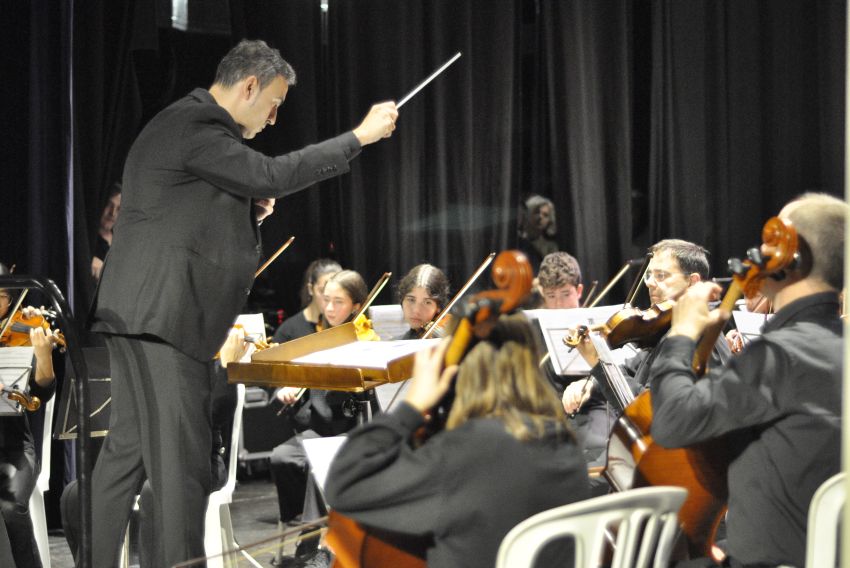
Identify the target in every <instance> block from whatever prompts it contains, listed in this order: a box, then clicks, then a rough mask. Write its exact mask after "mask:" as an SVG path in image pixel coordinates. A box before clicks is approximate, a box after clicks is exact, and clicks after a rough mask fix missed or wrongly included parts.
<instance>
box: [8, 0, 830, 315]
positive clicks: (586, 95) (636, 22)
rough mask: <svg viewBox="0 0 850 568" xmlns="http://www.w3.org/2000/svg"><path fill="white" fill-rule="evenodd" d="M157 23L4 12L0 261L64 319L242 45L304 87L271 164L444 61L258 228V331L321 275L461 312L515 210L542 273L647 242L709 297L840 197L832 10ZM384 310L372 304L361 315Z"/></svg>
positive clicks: (381, 14) (331, 8)
mask: <svg viewBox="0 0 850 568" xmlns="http://www.w3.org/2000/svg"><path fill="white" fill-rule="evenodd" d="M171 4H172V3H171V1H170V0H157V1H152V0H151V1H148V2H142V1H138V2H129V1H126V0H100V1H95V0H86V1H83V0H73V1H70V0H69V1H65V2H53V1H50V0H32V1H31V2H4V4H3V6H4V17H3V18H2V19H0V46H2V48H3V49H2V53H3V55H2V57H3V67H2V69H3V79H4V80H3V81H2V86H0V101H2V108H3V113H2V115H0V116H2V118H0V121H2V122H0V125H1V126H2V132H3V133H4V136H3V138H2V152H0V184H2V188H3V191H2V200H0V203H2V209H3V213H4V215H3V217H2V219H3V220H2V221H0V260H2V261H4V262H6V263H7V264H12V263H14V264H16V265H17V271H18V272H20V273H31V274H36V275H46V276H49V277H51V278H53V279H55V280H56V281H57V282H58V283H59V285H60V287H61V288H62V289H63V290H65V291H66V292H67V293H68V294H69V296H70V297H71V298H72V300H73V305H74V306H75V309H76V311H77V313H78V314H82V313H84V312H85V309H86V307H87V305H88V302H89V300H90V298H91V293H92V291H93V286H92V283H91V281H90V280H91V279H90V278H89V276H88V274H89V269H88V267H89V262H90V258H91V247H92V243H93V240H94V235H95V232H96V227H97V220H98V218H99V215H100V211H101V209H102V206H103V204H104V202H105V198H106V193H107V191H108V188H109V186H110V185H111V184H112V183H113V182H114V181H115V180H118V179H120V175H121V170H122V165H123V159H124V156H125V154H126V152H127V149H128V147H129V145H130V144H131V143H132V141H133V139H134V138H135V136H136V135H137V133H138V131H139V130H140V128H141V127H142V126H143V125H144V124H145V122H146V121H147V120H148V119H149V118H150V117H151V116H153V115H154V114H155V113H156V112H157V111H158V110H159V109H161V108H163V107H164V106H165V105H167V104H168V103H170V102H171V101H173V100H175V99H177V98H179V97H181V96H182V95H184V94H185V93H186V92H188V91H189V90H191V89H192V88H194V87H196V86H209V84H210V83H211V81H212V78H213V75H214V72H215V66H216V63H217V61H218V60H219V58H220V57H221V56H222V55H223V54H224V53H225V52H226V51H227V50H228V49H229V48H230V47H231V46H232V45H233V44H234V43H235V42H237V41H238V40H239V39H241V38H243V37H248V38H262V39H265V40H266V41H267V42H269V43H270V44H271V45H273V46H275V47H277V48H279V49H280V50H281V52H282V54H283V55H284V57H285V58H286V59H287V60H289V61H290V62H291V63H292V64H293V66H294V67H295V69H296V71H297V73H298V85H297V86H296V87H295V88H293V89H292V90H291V91H290V94H289V96H288V98H287V101H286V103H285V104H284V106H283V107H282V112H281V113H280V115H279V119H278V125H277V126H276V127H275V128H270V129H267V130H266V131H265V132H264V133H263V134H262V135H261V136H260V137H259V139H257V140H255V141H252V142H251V144H252V145H253V146H255V147H256V148H258V149H260V150H263V151H265V152H268V153H282V152H285V151H288V150H292V149H297V148H299V147H301V146H304V145H306V144H309V143H312V142H315V141H318V140H321V139H324V138H327V137H330V136H333V135H336V134H338V133H340V132H342V131H345V130H348V129H350V128H352V127H353V126H355V125H356V124H357V123H358V122H359V121H360V119H361V118H362V117H363V116H364V115H365V113H366V112H367V110H368V108H369V106H370V104H371V103H373V102H376V101H380V100H385V99H393V98H396V99H397V98H399V97H401V96H402V94H404V93H405V92H406V91H407V90H409V89H410V88H411V87H412V86H414V85H415V84H416V83H418V82H419V81H420V80H421V79H422V78H423V77H425V76H426V75H428V74H429V73H430V72H431V71H432V70H433V69H435V68H436V67H438V66H439V65H440V64H441V63H442V62H443V61H445V60H446V59H448V58H449V57H450V56H451V55H452V54H454V53H455V52H456V51H462V52H463V57H462V58H461V59H460V60H459V61H458V62H457V63H455V65H454V66H453V67H451V68H450V69H449V70H448V71H447V72H446V73H445V74H444V75H443V76H441V77H440V78H439V79H438V80H437V81H435V82H434V83H432V84H431V85H430V86H429V87H428V88H427V89H426V90H424V91H422V92H421V93H420V94H419V95H417V97H415V98H414V99H412V100H411V101H410V102H409V103H408V104H407V105H406V106H405V107H404V108H403V109H402V111H401V116H400V119H399V123H398V129H397V131H396V133H395V135H394V136H393V137H392V138H391V139H389V140H384V141H382V142H380V143H378V144H375V145H373V146H370V147H368V148H366V149H365V151H364V152H363V153H362V154H361V156H360V157H359V158H358V159H357V160H355V161H354V162H353V164H352V171H351V173H350V174H348V175H346V176H343V177H341V178H338V179H336V180H332V181H328V182H325V183H322V184H320V185H318V186H315V187H312V188H309V189H307V190H305V191H303V192H301V193H300V194H297V195H295V196H293V197H291V198H289V199H287V200H284V201H283V202H280V203H279V204H278V206H277V211H276V213H275V215H274V216H273V217H272V218H270V219H269V220H268V221H267V222H266V223H265V224H264V225H263V227H262V232H263V236H264V246H265V254H266V256H268V255H270V254H271V253H272V252H273V251H274V250H275V249H277V247H278V246H279V245H280V244H281V243H282V242H283V241H284V240H285V239H286V238H287V237H288V236H289V235H295V236H296V241H295V244H294V245H293V247H292V248H291V249H290V250H289V251H287V252H286V253H285V254H284V255H283V256H282V257H281V258H280V259H279V260H278V261H276V263H275V264H273V265H272V266H271V267H270V268H269V269H268V270H267V272H266V273H265V274H264V275H263V276H261V278H260V279H259V280H258V282H257V285H256V286H255V290H254V294H253V295H252V298H251V300H250V302H251V303H252V304H253V306H252V307H259V308H263V309H267V310H275V309H278V308H282V309H284V310H285V311H286V312H287V313H291V312H293V311H294V310H296V309H297V308H298V305H297V304H298V300H297V293H296V292H297V289H298V287H299V285H300V281H301V276H302V271H303V268H304V266H305V265H306V264H307V263H308V262H309V261H310V260H312V259H313V258H316V257H318V256H334V257H336V258H337V259H339V260H340V261H341V263H342V264H343V265H344V266H346V267H351V268H354V269H356V270H358V271H360V272H361V273H362V274H363V275H364V276H365V277H366V279H367V280H368V281H370V283H371V282H374V281H375V280H376V279H377V278H378V276H380V274H381V273H383V272H384V271H387V270H390V271H393V273H394V274H395V276H396V279H397V278H398V277H400V276H401V275H402V274H403V273H404V272H405V271H407V270H408V269H409V268H410V267H412V266H413V265H414V264H416V263H419V262H422V261H429V262H432V263H434V264H436V265H437V266H440V267H443V268H444V269H446V270H447V272H448V273H449V275H450V278H451V280H452V281H453V282H454V283H455V287H458V286H459V285H460V284H461V283H462V282H463V281H464V280H465V279H466V278H467V277H468V276H469V275H470V274H471V273H472V272H473V270H474V269H475V268H476V267H477V265H478V264H479V263H480V261H481V260H482V259H483V258H484V257H485V256H486V255H487V253H489V252H490V251H491V250H500V249H505V248H509V247H512V246H515V245H516V216H517V208H518V206H519V204H520V203H521V199H522V198H523V197H524V196H526V195H527V194H530V193H540V194H543V195H545V196H548V197H550V198H551V199H552V200H553V201H554V202H555V204H556V211H557V218H558V225H559V234H558V242H559V244H560V246H561V248H562V249H564V250H567V251H569V252H571V253H573V254H574V255H575V256H577V258H578V259H579V261H580V262H581V264H582V266H583V268H584V272H585V280H586V281H591V280H594V279H598V280H600V281H601V282H603V283H604V282H605V281H607V280H608V278H610V277H611V275H612V274H614V273H615V272H616V270H617V269H618V268H619V267H620V265H621V264H622V263H623V261H624V260H625V259H627V258H634V257H637V256H640V255H641V254H642V253H643V251H644V250H645V248H646V247H647V246H648V245H649V244H651V243H653V242H654V241H656V240H659V239H661V238H667V237H679V238H684V239H688V240H692V241H695V242H698V243H700V244H703V245H705V246H706V247H707V248H709V249H710V250H711V252H712V254H713V260H712V261H713V268H714V270H715V273H721V272H723V271H724V266H725V261H726V259H727V258H728V257H729V256H740V255H742V254H743V252H744V251H745V249H746V248H747V247H749V246H751V245H752V244H755V243H757V242H758V239H759V233H760V228H761V226H762V224H763V222H764V221H765V219H766V218H767V217H769V216H770V215H772V214H775V213H776V212H777V211H778V209H779V208H780V207H781V205H782V204H783V203H784V202H786V201H787V200H789V199H790V198H791V197H793V196H795V195H797V194H798V193H800V192H802V191H806V190H819V191H827V192H830V193H834V194H838V195H841V194H842V193H843V190H842V188H841V183H842V176H843V131H844V123H843V117H844V102H843V101H844V77H845V60H844V57H845V54H844V33H845V32H844V27H845V24H844V22H845V7H844V2H841V1H819V2H815V1H801V0H771V1H767V0H765V1H748V0H728V1H720V0H706V1H695V0H620V1H605V0H572V1H567V0H451V1H449V0H357V1H347V0H346V1H343V0H329V1H328V2H326V4H327V6H328V10H327V11H323V10H322V9H321V6H322V2H321V0H286V1H283V0H264V1H263V0H253V1H252V0H193V1H189V2H188V10H189V12H188V13H189V18H188V27H189V30H188V31H182V30H178V29H175V28H174V27H172V26H171V16H172V14H171V13H170V12H171ZM394 280H395V279H394ZM625 287H626V284H624V285H623V286H621V288H622V290H620V291H618V292H617V294H613V295H612V297H611V301H612V302H615V301H621V299H622V295H623V293H624V291H625ZM392 301H393V297H392V292H391V289H390V288H389V287H388V288H387V291H385V292H383V293H382V296H381V297H380V298H379V299H378V303H387V302H392ZM78 319H79V318H78Z"/></svg>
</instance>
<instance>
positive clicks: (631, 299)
mask: <svg viewBox="0 0 850 568" xmlns="http://www.w3.org/2000/svg"><path fill="white" fill-rule="evenodd" d="M651 259H652V253H651V252H648V253H646V256H645V257H644V258H643V264H642V265H641V267H640V270H639V271H638V273H637V275H635V281H634V282H632V287H631V288H630V289H629V293H628V295H627V296H626V306H633V305H635V296H637V293H638V290H640V285H641V284H643V282H644V280H643V277H644V275H645V274H646V271H647V270H649V261H650V260H651ZM624 307H625V306H624Z"/></svg>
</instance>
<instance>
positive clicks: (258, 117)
mask: <svg viewBox="0 0 850 568" xmlns="http://www.w3.org/2000/svg"><path fill="white" fill-rule="evenodd" d="M240 83H241V84H240V95H241V97H240V101H239V102H240V105H239V109H238V111H237V112H238V116H235V117H234V118H235V119H236V122H237V123H238V124H239V126H241V127H242V137H243V138H245V139H247V140H250V139H251V138H254V137H255V136H256V135H257V134H259V133H260V132H261V131H262V130H263V128H265V127H266V126H268V125H269V124H274V123H275V122H276V121H277V109H278V107H279V106H280V105H282V104H283V101H284V100H285V99H286V93H287V92H288V91H289V85H287V83H286V79H284V78H283V77H281V76H280V75H278V76H277V77H275V78H274V80H273V81H272V82H271V83H269V84H268V85H266V86H265V87H264V88H262V89H261V88H260V84H259V81H258V80H257V78H256V77H255V76H253V75H251V76H249V77H247V78H245V79H243V80H242V81H241V82H240Z"/></svg>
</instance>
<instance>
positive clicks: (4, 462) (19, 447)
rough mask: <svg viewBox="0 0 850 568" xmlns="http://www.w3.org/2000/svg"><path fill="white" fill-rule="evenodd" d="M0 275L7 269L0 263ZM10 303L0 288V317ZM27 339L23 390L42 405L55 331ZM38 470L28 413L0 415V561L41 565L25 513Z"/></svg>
mask: <svg viewBox="0 0 850 568" xmlns="http://www.w3.org/2000/svg"><path fill="white" fill-rule="evenodd" d="M0 274H8V271H7V270H6V267H5V266H4V265H2V264H0ZM12 303H13V296H12V294H11V293H10V292H9V291H8V290H2V289H0V322H2V321H4V320H5V319H6V318H7V316H11V315H12V314H10V313H9V312H10V309H11V306H12ZM36 313H37V310H35V309H34V308H31V307H28V308H25V309H24V316H25V317H32V316H33V315H36ZM0 327H2V326H0ZM30 342H31V344H32V347H33V352H34V356H35V361H34V362H33V369H32V372H31V373H30V376H29V383H28V389H29V392H28V394H29V395H31V396H35V397H38V398H39V400H41V403H42V404H45V403H46V402H47V401H48V400H50V398H51V397H52V396H53V394H54V392H55V391H56V381H55V375H54V372H53V345H54V342H55V332H53V331H52V330H48V331H45V330H43V329H42V328H40V327H37V328H34V329H33V330H32V331H30ZM2 396H4V397H5V395H2ZM39 470H40V465H39V458H38V454H37V452H36V447H35V440H34V438H33V435H32V431H31V429H30V415H29V414H27V413H26V412H25V413H23V414H19V415H13V416H2V417H0V513H2V522H0V566H10V567H15V566H18V567H19V568H24V567H26V568H32V567H35V568H39V567H40V566H41V565H42V561H41V557H40V556H39V553H38V546H37V545H36V542H35V533H34V532H33V525H32V521H31V519H30V512H29V500H30V495H32V492H33V489H34V488H35V483H36V481H37V480H38V473H39Z"/></svg>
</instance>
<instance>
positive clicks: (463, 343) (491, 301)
mask: <svg viewBox="0 0 850 568" xmlns="http://www.w3.org/2000/svg"><path fill="white" fill-rule="evenodd" d="M492 276H493V281H494V283H495V284H496V286H497V289H495V290H487V291H484V292H481V293H479V294H477V295H475V296H474V297H473V298H471V299H470V300H469V301H468V302H466V303H465V304H464V305H463V306H462V307H461V308H460V309H459V310H457V311H456V316H455V317H453V318H452V322H453V324H454V330H453V333H452V339H451V343H450V344H449V347H448V350H447V352H446V355H445V359H444V364H445V366H450V365H456V364H458V363H460V361H461V360H462V359H463V357H464V356H465V355H466V353H467V352H468V351H469V349H470V348H471V347H472V346H473V345H474V343H475V342H476V341H477V340H478V339H482V338H486V337H487V336H488V334H489V332H490V330H491V329H492V327H493V325H494V323H495V321H496V319H497V318H498V316H499V315H500V314H502V313H508V312H510V311H512V310H514V309H515V308H517V307H518V306H519V305H520V303H521V301H522V300H523V298H525V296H526V295H527V294H528V292H529V291H530V290H531V281H532V278H533V272H532V269H531V265H530V264H529V262H528V260H527V259H526V257H525V255H523V254H522V253H520V252H518V251H505V252H502V253H501V254H500V255H499V256H498V257H496V259H495V261H494V262H493V269H492ZM454 322H457V323H454ZM450 399H451V397H446V398H444V399H443V401H442V402H441V403H439V404H438V407H437V408H435V409H434V410H433V411H432V421H431V423H432V424H433V423H437V424H439V423H440V420H441V418H440V416H441V412H442V413H443V415H445V414H446V411H445V407H446V406H447V405H448V404H450ZM441 409H442V410H441ZM425 443H427V441H426V442H425ZM325 543H326V544H327V545H328V547H329V548H330V549H331V550H332V551H333V553H334V555H335V558H334V563H333V564H332V566H333V567H335V568H383V567H389V566H392V567H393V568H396V567H397V568H424V567H425V561H424V560H423V553H424V550H423V549H422V547H421V546H419V547H416V546H411V543H402V542H399V541H398V540H396V539H395V538H387V537H386V535H384V534H381V535H378V534H376V533H375V532H374V531H371V530H370V529H368V528H364V527H363V526H361V525H359V524H358V523H357V522H355V521H353V520H352V519H350V518H348V517H345V516H344V515H342V514H340V513H337V512H335V511H331V512H330V514H329V515H328V533H327V535H326V536H325Z"/></svg>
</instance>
